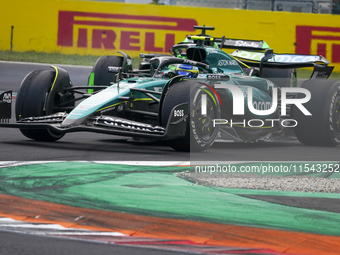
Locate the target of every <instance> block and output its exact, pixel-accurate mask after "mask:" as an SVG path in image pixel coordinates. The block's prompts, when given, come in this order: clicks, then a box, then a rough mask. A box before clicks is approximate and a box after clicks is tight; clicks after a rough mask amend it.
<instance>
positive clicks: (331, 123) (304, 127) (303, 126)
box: [292, 79, 340, 146]
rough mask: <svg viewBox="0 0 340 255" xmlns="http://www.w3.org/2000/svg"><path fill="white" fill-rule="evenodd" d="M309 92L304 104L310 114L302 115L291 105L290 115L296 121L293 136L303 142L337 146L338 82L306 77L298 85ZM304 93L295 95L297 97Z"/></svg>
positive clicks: (339, 136)
mask: <svg viewBox="0 0 340 255" xmlns="http://www.w3.org/2000/svg"><path fill="white" fill-rule="evenodd" d="M301 87H302V88H306V89H308V90H309V91H310V93H311V100H310V101H309V102H307V103H305V104H304V106H305V107H306V109H307V110H308V111H309V112H310V113H311V114H312V116H305V115H304V114H303V113H302V112H301V111H300V110H299V109H298V108H297V107H296V106H295V105H294V107H293V108H292V118H293V119H295V120H296V121H297V122H298V125H297V126H296V127H295V128H294V129H295V133H296V137H297V138H298V140H299V141H300V142H301V143H303V144H305V145H318V146H337V145H339V144H340V123H339V121H340V82H339V81H334V80H318V79H317V80H308V81H306V82H304V83H303V84H302V86H301ZM302 97H304V95H302V94H298V97H297V98H302Z"/></svg>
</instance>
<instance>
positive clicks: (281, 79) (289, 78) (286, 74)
mask: <svg viewBox="0 0 340 255" xmlns="http://www.w3.org/2000/svg"><path fill="white" fill-rule="evenodd" d="M262 77H263V78H266V79H268V80H271V81H272V82H274V83H275V84H276V85H277V86H279V87H296V86H297V79H296V69H275V68H263V76H262Z"/></svg>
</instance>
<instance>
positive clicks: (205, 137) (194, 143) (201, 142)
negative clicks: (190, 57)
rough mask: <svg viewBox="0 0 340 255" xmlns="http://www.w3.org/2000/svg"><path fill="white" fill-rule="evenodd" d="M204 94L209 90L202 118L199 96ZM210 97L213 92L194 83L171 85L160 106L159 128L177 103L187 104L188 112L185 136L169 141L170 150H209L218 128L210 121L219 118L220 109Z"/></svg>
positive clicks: (187, 81)
mask: <svg viewBox="0 0 340 255" xmlns="http://www.w3.org/2000/svg"><path fill="white" fill-rule="evenodd" d="M202 88H204V89H205V90H202ZM205 91H209V95H207V96H205V99H206V103H205V106H206V111H207V113H206V114H205V115H202V95H203V94H206V92H205ZM210 95H214V93H213V92H212V91H210V89H209V88H208V87H206V86H204V85H203V84H201V83H197V81H195V80H186V81H181V82H177V83H175V84H173V85H171V86H170V88H169V90H168V92H167V93H166V94H165V97H164V101H163V104H162V113H161V118H162V119H161V124H162V126H164V127H165V126H166V124H167V122H168V120H169V118H170V117H171V116H170V114H171V111H172V109H173V108H174V107H175V106H177V105H179V104H183V103H188V107H189V109H188V110H189V111H188V112H189V113H190V116H188V118H187V120H186V121H187V123H186V132H185V136H184V137H182V138H176V139H173V140H170V141H168V144H169V145H170V146H171V147H172V148H173V149H175V150H177V151H190V152H199V151H204V150H207V149H209V148H210V147H211V145H212V144H213V143H214V141H215V139H216V136H217V132H218V127H214V124H213V123H214V122H213V120H214V119H219V118H220V117H219V116H220V108H219V104H217V103H216V102H218V100H217V99H216V98H212V97H211V96H210ZM214 99H215V100H214Z"/></svg>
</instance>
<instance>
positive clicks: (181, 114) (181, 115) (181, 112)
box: [174, 110, 184, 117]
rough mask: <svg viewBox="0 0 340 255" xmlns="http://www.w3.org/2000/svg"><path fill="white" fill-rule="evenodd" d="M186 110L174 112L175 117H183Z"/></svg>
mask: <svg viewBox="0 0 340 255" xmlns="http://www.w3.org/2000/svg"><path fill="white" fill-rule="evenodd" d="M183 116H184V110H174V117H183Z"/></svg>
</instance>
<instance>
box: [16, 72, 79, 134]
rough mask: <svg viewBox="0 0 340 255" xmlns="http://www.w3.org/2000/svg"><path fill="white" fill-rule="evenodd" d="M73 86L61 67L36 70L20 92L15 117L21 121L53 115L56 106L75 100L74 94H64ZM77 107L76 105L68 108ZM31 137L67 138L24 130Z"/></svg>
mask: <svg viewBox="0 0 340 255" xmlns="http://www.w3.org/2000/svg"><path fill="white" fill-rule="evenodd" d="M70 86H72V84H71V82H70V79H69V76H68V73H67V72H66V71H65V70H64V69H61V68H57V67H53V68H51V69H47V70H36V71H32V72H31V73H29V74H28V75H27V76H26V77H25V78H24V80H23V81H22V83H21V85H20V88H19V91H18V93H17V99H16V105H15V114H16V119H17V121H18V120H20V119H23V118H26V117H39V116H45V115H49V114H53V113H55V112H57V111H56V106H58V105H60V104H63V103H64V102H65V101H68V100H72V99H73V98H74V96H73V94H71V93H69V92H64V88H65V87H70ZM72 105H73V106H74V103H71V104H68V105H66V106H72ZM20 131H21V133H22V134H23V135H24V136H26V137H27V138H30V139H34V140H37V141H56V140H59V139H60V138H62V137H63V136H64V135H63V134H59V133H56V132H53V131H51V130H49V129H20Z"/></svg>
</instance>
